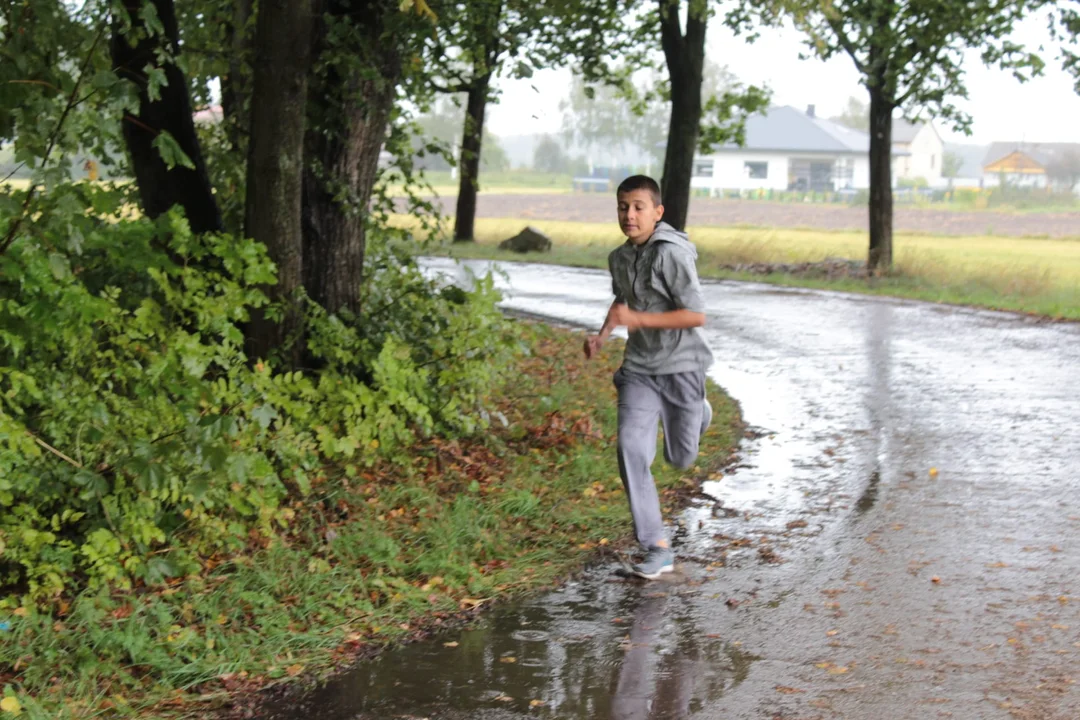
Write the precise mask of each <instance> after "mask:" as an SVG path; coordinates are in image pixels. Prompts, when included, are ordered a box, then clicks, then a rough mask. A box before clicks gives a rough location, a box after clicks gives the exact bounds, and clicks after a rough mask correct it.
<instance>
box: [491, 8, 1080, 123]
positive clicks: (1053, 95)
mask: <svg viewBox="0 0 1080 720" xmlns="http://www.w3.org/2000/svg"><path fill="white" fill-rule="evenodd" d="M1016 39H1017V40H1019V41H1021V42H1024V43H1027V44H1028V45H1029V46H1031V47H1038V46H1039V45H1044V46H1045V48H1046V52H1044V54H1043V57H1044V59H1046V60H1048V63H1047V68H1046V71H1045V74H1044V76H1043V77H1041V78H1037V79H1035V80H1033V81H1031V82H1028V83H1020V82H1018V81H1017V80H1016V79H1014V78H1013V77H1012V75H1011V74H1009V73H1006V72H1002V71H1000V70H997V69H990V68H986V67H985V66H984V65H983V64H982V63H981V62H980V61H979V58H978V53H975V52H971V53H969V57H968V62H967V66H966V70H967V88H968V95H969V99H968V100H966V101H961V102H960V103H959V104H960V106H961V107H962V108H964V109H965V110H967V112H969V113H970V114H971V115H972V116H973V117H974V120H975V122H974V125H973V127H972V136H971V137H970V138H968V137H965V136H964V135H961V134H958V133H955V132H953V131H952V130H951V129H950V128H948V127H947V126H945V125H943V124H942V123H937V128H938V131H939V132H941V133H942V135H943V136H944V137H945V138H946V140H954V141H958V142H977V143H981V144H985V143H990V142H994V141H1019V140H1024V141H1027V142H1080V95H1077V93H1076V92H1075V91H1074V89H1073V79H1072V78H1071V77H1070V76H1069V75H1067V74H1066V73H1064V72H1062V70H1061V69H1060V62H1059V61H1058V60H1057V59H1056V58H1055V57H1053V56H1055V55H1056V52H1057V51H1056V49H1055V48H1054V45H1053V42H1052V41H1051V40H1050V36H1049V33H1048V32H1047V29H1046V20H1045V16H1041V15H1040V16H1033V17H1031V18H1029V19H1028V20H1027V21H1025V22H1024V23H1023V24H1022V25H1021V26H1020V27H1019V28H1018V32H1017V35H1016ZM802 49H803V45H802V43H801V41H800V35H799V33H798V32H796V31H794V30H786V31H784V30H770V31H763V32H762V37H761V38H760V39H759V40H758V41H757V42H756V43H754V44H753V45H747V44H745V43H744V42H743V41H742V40H741V39H739V38H735V37H733V36H732V35H731V34H730V33H729V32H728V31H727V30H726V28H723V27H720V26H719V23H714V24H713V26H712V27H711V28H710V31H709V44H708V50H707V53H708V55H709V57H710V58H712V59H713V60H714V61H715V62H717V63H718V64H721V65H727V66H728V67H729V68H730V69H731V70H732V71H733V72H734V73H735V74H736V75H737V76H739V77H740V79H741V80H743V81H744V82H752V83H759V84H760V83H765V84H767V85H768V86H769V87H770V88H771V89H772V91H773V103H774V104H777V105H794V106H795V107H798V108H805V107H806V106H807V105H809V104H814V105H815V106H816V107H817V114H818V115H820V116H825V117H828V116H830V115H838V114H839V113H840V112H841V111H842V110H843V108H844V106H845V105H846V103H847V99H848V97H849V96H853V95H854V96H856V97H858V98H859V99H860V100H863V101H864V102H866V101H867V98H866V91H865V90H864V89H863V88H862V86H860V85H859V77H858V73H857V72H856V71H855V67H854V65H853V63H852V62H851V59H850V58H849V57H848V56H846V55H843V56H837V57H834V58H833V59H832V60H830V61H829V62H827V63H825V62H821V61H820V60H799V53H800V51H801V50H802ZM533 85H535V86H536V90H534V89H533V88H532V87H531V86H533ZM569 86H570V71H569V70H558V71H544V72H542V73H538V74H537V75H535V76H534V77H533V78H531V79H529V80H518V81H513V80H501V81H500V87H501V89H502V91H503V94H502V98H501V100H500V103H499V105H497V106H493V107H491V108H489V113H490V114H489V116H488V117H489V119H488V127H489V128H490V129H491V131H492V132H493V133H495V134H496V135H502V136H506V135H518V134H528V133H555V132H558V131H559V130H560V128H561V125H562V114H561V113H560V111H559V101H560V100H561V99H563V98H564V97H566V94H567V90H568V88H569ZM537 90H539V92H537Z"/></svg>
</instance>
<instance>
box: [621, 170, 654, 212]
mask: <svg viewBox="0 0 1080 720" xmlns="http://www.w3.org/2000/svg"><path fill="white" fill-rule="evenodd" d="M634 190H648V191H649V194H650V195H652V201H653V205H657V206H659V205H660V204H661V202H660V186H659V185H658V184H657V183H656V181H655V180H653V179H652V178H651V177H649V176H648V175H631V176H630V177H628V178H626V179H625V180H623V181H622V182H621V183H619V189H618V190H616V191H615V195H616V196H619V195H621V194H623V193H624V192H633V191H634Z"/></svg>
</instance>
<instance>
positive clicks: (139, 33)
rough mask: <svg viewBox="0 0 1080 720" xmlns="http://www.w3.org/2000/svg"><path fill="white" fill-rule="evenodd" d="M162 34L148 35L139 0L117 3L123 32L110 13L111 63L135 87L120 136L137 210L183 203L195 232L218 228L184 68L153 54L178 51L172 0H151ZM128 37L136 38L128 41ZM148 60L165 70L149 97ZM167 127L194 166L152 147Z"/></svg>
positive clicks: (151, 212)
mask: <svg viewBox="0 0 1080 720" xmlns="http://www.w3.org/2000/svg"><path fill="white" fill-rule="evenodd" d="M152 4H153V6H154V8H155V10H156V11H157V15H158V18H159V19H160V20H161V23H162V25H163V27H164V30H165V32H164V35H149V34H148V30H147V28H146V26H145V24H144V23H143V21H142V20H141V17H140V10H141V9H142V5H143V0H124V2H123V7H124V9H125V10H127V13H128V15H129V16H130V18H131V23H132V28H131V33H130V34H128V35H125V34H123V32H122V21H121V18H119V17H114V18H113V34H112V42H111V44H110V51H111V54H112V61H113V65H114V66H115V67H116V71H117V73H118V74H120V75H121V76H122V77H125V78H127V79H129V80H131V81H132V82H134V83H135V84H136V85H137V86H138V88H139V112H138V114H137V115H130V114H128V115H125V116H124V124H123V129H124V141H125V143H126V144H127V148H128V152H129V153H130V154H131V166H132V170H133V171H134V173H135V181H136V183H137V184H138V188H139V199H140V201H141V202H142V209H143V212H145V213H146V215H148V216H149V217H152V218H154V217H157V216H159V215H161V214H162V213H165V212H167V211H168V210H169V209H170V208H171V207H173V206H174V205H180V206H182V207H183V208H184V212H185V213H186V215H187V219H188V222H189V223H190V225H191V229H192V230H194V231H195V232H199V233H201V232H214V231H219V230H221V229H222V222H221V212H220V211H219V209H218V205H217V202H216V201H215V199H214V194H213V191H212V189H211V187H210V178H209V176H208V175H207V173H206V164H205V163H204V162H203V157H202V151H201V150H200V148H199V141H198V138H197V137H196V135H195V121H194V120H193V119H192V112H191V98H189V97H188V85H187V81H186V80H185V79H184V74H183V73H182V72H181V71H180V68H178V67H177V66H176V64H175V63H173V62H168V63H166V64H165V65H164V66H162V65H161V64H160V63H159V61H158V57H157V54H158V52H159V51H160V50H162V49H164V50H166V51H167V52H168V53H171V54H172V55H173V56H175V55H176V54H177V53H178V52H179V45H178V42H179V33H178V29H177V23H176V12H175V9H174V8H173V2H172V0H152ZM129 37H130V38H132V39H134V38H138V42H137V44H135V45H134V46H132V45H131V43H130V42H129ZM148 65H149V66H150V67H152V68H155V69H161V70H163V71H164V73H165V80H166V84H165V85H163V86H162V87H160V88H159V89H158V92H159V93H160V97H159V98H158V99H157V100H151V99H150V93H149V89H148V84H147V75H146V72H145V68H146V67H147V66H148ZM162 132H167V133H169V134H170V135H172V137H173V138H174V139H175V140H176V142H177V144H179V146H180V149H181V150H183V151H184V154H185V155H187V156H188V158H190V159H191V162H192V163H193V164H194V166H195V167H194V169H189V168H185V167H182V166H180V165H176V166H175V167H173V169H171V170H170V169H169V168H168V167H167V166H166V165H165V162H164V161H163V160H162V159H161V154H160V153H159V152H158V149H157V148H155V147H154V145H153V143H154V140H155V139H157V137H158V136H159V135H160V134H161V133H162Z"/></svg>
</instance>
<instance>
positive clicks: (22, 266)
mask: <svg viewBox="0 0 1080 720" xmlns="http://www.w3.org/2000/svg"><path fill="white" fill-rule="evenodd" d="M111 197H112V196H111V195H109V194H107V193H98V192H97V191H96V190H95V189H93V188H92V187H90V186H86V185H83V186H61V187H59V188H57V189H56V190H55V191H54V192H52V193H50V195H49V197H48V199H47V203H48V206H47V208H46V210H45V211H44V212H43V213H42V214H41V215H40V216H39V217H38V218H37V219H35V221H34V223H33V224H32V230H31V231H29V232H26V233H24V234H23V235H21V236H20V237H19V239H18V240H16V242H15V243H14V244H13V245H12V246H11V247H10V248H9V249H8V251H7V252H6V253H5V254H4V255H3V256H0V273H2V275H0V588H3V590H4V591H5V592H7V593H9V596H8V598H7V599H6V600H3V601H0V603H5V604H8V605H11V604H14V603H16V602H22V601H35V602H38V603H47V602H49V601H50V600H53V599H56V598H58V597H61V596H64V595H67V594H70V593H71V592H73V591H75V590H77V589H79V588H80V587H82V586H84V585H88V586H90V587H119V588H129V587H131V586H132V585H133V584H140V583H141V584H155V583H160V582H163V581H165V580H167V579H168V578H171V577H175V576H178V575H184V574H188V573H191V572H195V571H197V570H198V568H199V567H200V564H201V562H202V560H203V559H205V558H207V557H209V556H211V555H213V554H216V553H217V554H228V553H231V552H235V551H237V550H241V549H243V548H244V547H245V546H246V545H247V544H249V543H253V542H254V543H261V542H265V539H266V538H267V537H270V536H272V534H273V533H274V532H275V525H277V526H285V525H287V524H288V523H289V521H290V519H291V518H292V511H291V510H290V509H289V508H288V507H287V502H286V501H287V500H289V499H290V498H294V497H303V496H306V495H307V494H309V493H311V492H312V489H313V487H314V486H316V485H318V484H319V483H325V482H332V481H333V478H335V477H341V476H342V473H352V472H355V471H356V468H357V466H362V465H364V464H369V463H372V462H374V461H375V460H377V459H378V458H379V457H383V456H387V455H394V454H395V453H401V452H402V451H403V448H405V447H406V446H407V445H408V443H409V442H410V441H411V440H412V439H413V438H414V437H415V435H416V434H417V433H429V432H434V431H438V432H443V433H448V434H454V433H465V432H470V431H473V430H475V429H476V428H477V427H479V426H480V425H481V421H480V419H479V418H480V417H481V416H482V412H483V407H482V405H483V401H484V398H485V396H486V392H487V390H488V389H489V388H491V387H492V386H493V385H494V384H495V383H494V380H495V379H496V374H497V373H498V372H499V370H498V369H499V368H501V367H504V366H505V365H506V362H505V360H506V359H507V358H508V356H509V354H510V353H512V352H514V349H515V347H516V345H515V344H514V342H513V338H512V337H511V336H510V334H509V330H508V329H507V326H506V325H505V324H504V323H503V321H502V318H501V315H500V313H499V312H498V310H497V308H496V305H495V303H496V302H497V300H498V295H497V293H496V292H495V290H494V287H493V284H492V282H491V280H490V278H487V279H482V280H480V281H479V282H477V284H476V287H475V288H473V289H472V290H470V291H467V292H466V291H462V290H456V289H449V290H443V289H440V288H439V286H438V285H437V284H436V283H433V282H432V281H430V280H428V279H426V278H425V277H424V276H423V275H422V274H421V273H420V271H419V270H418V269H417V268H416V267H415V265H414V264H413V263H412V262H411V260H409V258H408V256H407V254H406V253H402V252H400V251H392V250H391V249H390V247H389V245H388V244H387V243H385V242H380V240H379V238H378V237H377V236H376V238H375V239H374V241H373V243H372V245H373V248H374V251H373V253H372V256H371V257H372V262H371V265H372V267H373V268H374V269H373V271H372V272H371V273H369V278H368V279H367V281H366V284H365V298H367V299H368V303H369V304H368V306H367V307H368V308H369V309H368V310H366V311H365V316H364V318H362V319H361V320H359V321H356V320H353V319H350V318H339V317H336V316H334V317H332V316H327V314H326V313H325V312H323V311H322V310H321V308H318V307H312V306H311V305H312V304H310V303H305V304H306V306H307V307H308V311H307V314H306V316H307V320H308V327H307V354H308V356H309V358H310V359H311V361H312V362H311V364H312V365H313V366H314V367H317V368H318V369H317V370H304V371H283V370H278V369H277V368H275V367H272V366H268V365H264V364H262V363H258V364H256V365H254V366H252V365H251V364H250V363H249V361H248V358H247V357H246V356H245V354H244V348H243V332H242V327H243V323H244V322H245V321H246V320H247V318H248V313H249V311H250V310H251V309H252V308H254V307H257V306H260V305H264V304H265V303H266V298H265V296H264V294H263V293H262V292H261V290H260V289H259V287H260V286H261V285H265V284H266V283H270V282H273V279H274V267H273V264H272V263H271V262H270V261H269V260H268V258H267V256H266V253H265V249H264V248H263V247H261V246H259V245H257V244H255V243H253V242H250V241H247V240H242V239H238V238H235V237H231V236H227V235H207V236H195V235H193V234H192V233H191V232H190V230H189V229H188V227H187V224H186V221H184V220H183V218H182V216H181V215H180V214H175V213H174V214H169V215H166V216H163V217H162V218H159V220H158V221H157V222H152V221H149V220H124V221H117V222H111V223H110V222H103V221H101V220H99V219H95V218H94V217H93V213H80V212H73V210H74V209H75V208H81V207H86V206H87V205H89V206H90V207H91V208H93V207H94V205H95V203H106V204H107V203H109V202H113V201H112V200H109V198H111ZM3 200H4V198H0V201H3ZM6 200H8V201H9V202H10V201H12V200H13V198H10V197H8V198H6ZM4 209H5V208H3V207H0V218H3V217H4V212H3V211H4ZM8 209H10V208H8ZM97 209H98V210H100V211H102V212H101V213H100V214H99V216H102V215H104V214H108V213H110V212H113V213H115V212H117V211H118V208H117V207H99V208H97ZM8 217H10V215H9V216H8ZM5 224H6V223H5V221H4V220H3V219H0V236H2V235H3V233H4V231H5ZM301 302H304V301H303V299H301ZM328 478H330V480H328ZM20 597H21V598H22V600H20Z"/></svg>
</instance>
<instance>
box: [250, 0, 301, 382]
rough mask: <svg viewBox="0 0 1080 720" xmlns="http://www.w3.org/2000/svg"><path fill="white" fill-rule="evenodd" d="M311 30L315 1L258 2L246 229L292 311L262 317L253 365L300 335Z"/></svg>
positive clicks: (295, 353)
mask: <svg viewBox="0 0 1080 720" xmlns="http://www.w3.org/2000/svg"><path fill="white" fill-rule="evenodd" d="M311 24H312V7H311V2H310V1H309V0H261V1H260V3H259V17H258V21H257V27H256V30H255V64H254V90H253V92H252V97H251V109H252V113H251V140H250V148H249V153H248V172H247V203H246V218H245V222H244V225H245V231H246V233H247V235H248V236H249V237H252V238H254V239H255V240H257V241H258V242H261V243H263V244H265V245H266V247H267V250H268V251H269V253H270V257H271V259H272V260H273V261H274V262H275V263H276V264H277V271H278V282H277V285H276V286H274V287H273V288H269V290H270V294H271V297H272V298H273V299H274V300H278V301H282V302H284V303H285V304H286V306H287V307H288V308H289V310H288V311H287V313H286V316H285V318H284V320H283V321H282V322H275V321H273V320H271V319H269V318H267V317H266V316H265V315H263V314H262V313H261V312H257V313H255V316H254V317H252V320H251V323H250V325H249V327H248V338H247V340H248V344H247V347H248V354H249V356H250V357H253V358H258V357H263V358H264V357H267V356H269V355H270V354H271V353H272V352H273V351H275V350H276V349H278V348H280V347H281V346H282V345H284V344H285V343H286V341H287V340H288V339H289V338H290V337H292V338H294V339H295V337H296V333H297V331H298V330H299V329H300V319H299V318H300V316H299V313H298V310H297V309H296V308H294V307H292V305H291V303H292V300H293V298H294V296H295V293H296V291H297V289H299V288H300V287H301V285H302V283H303V264H302V258H303V243H302V235H301V191H302V187H303V174H304V115H305V109H306V107H307V82H308V72H309V70H310V65H311V61H310V54H311ZM301 350H302V346H301V344H300V343H298V342H295V345H294V347H293V348H292V351H291V353H290V355H289V357H288V360H289V361H290V362H292V363H294V364H295V361H296V360H297V359H298V358H299V357H300V351H301Z"/></svg>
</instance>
